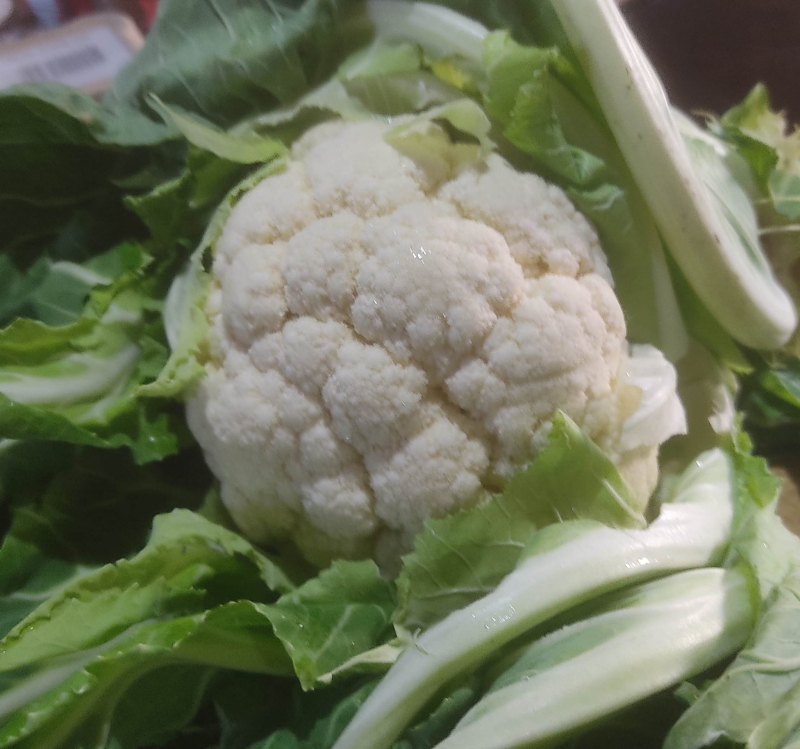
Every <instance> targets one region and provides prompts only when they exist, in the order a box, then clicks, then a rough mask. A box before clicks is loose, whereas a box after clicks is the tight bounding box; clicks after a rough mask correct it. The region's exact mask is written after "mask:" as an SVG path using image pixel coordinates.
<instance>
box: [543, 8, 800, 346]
mask: <svg viewBox="0 0 800 749" xmlns="http://www.w3.org/2000/svg"><path fill="white" fill-rule="evenodd" d="M552 4H553V8H554V9H555V10H556V12H557V14H558V16H559V19H560V20H561V23H562V24H563V26H564V30H565V31H566V33H567V36H568V38H569V40H570V43H571V44H572V47H573V48H574V50H575V52H576V54H577V55H578V58H579V60H580V62H581V65H582V67H583V69H584V71H585V73H586V75H587V77H588V78H589V81H590V82H591V84H592V87H593V89H594V92H595V94H596V95H597V98H598V100H599V102H600V105H601V106H602V108H603V113H604V114H605V116H606V118H607V120H608V124H609V126H610V128H611V130H612V132H613V133H614V136H615V138H616V140H617V143H618V144H619V148H620V150H621V151H622V153H623V155H624V157H625V161H626V162H627V164H628V168H629V169H630V170H631V173H632V174H633V176H634V178H635V179H636V182H637V184H638V185H639V188H640V189H641V191H642V194H643V195H644V198H645V200H646V201H647V204H648V206H649V207H650V210H651V211H652V213H653V216H654V217H655V219H656V222H657V223H658V225H659V228H660V230H661V233H662V234H663V236H664V239H665V240H666V243H667V246H668V247H669V250H670V252H671V253H672V254H673V255H674V257H675V260H676V261H677V263H678V265H680V267H681V269H682V270H683V272H684V273H685V274H686V277H687V279H688V280H689V282H690V283H691V285H692V286H693V287H694V289H695V291H696V292H697V294H698V295H699V296H700V298H701V299H702V300H703V302H704V303H705V304H706V306H707V307H708V308H709V310H711V312H712V313H713V314H714V316H715V317H716V318H717V319H718V320H719V321H720V323H721V324H722V325H723V326H724V327H725V328H726V329H727V330H728V332H729V333H730V334H731V335H732V336H734V337H735V338H736V339H737V340H739V341H740V342H741V343H744V344H745V345H748V346H752V347H754V348H759V349H771V348H778V347H779V346H781V345H783V344H784V343H786V341H787V340H788V339H789V337H790V336H791V334H792V331H793V330H794V328H795V326H796V324H797V313H796V311H795V308H794V305H793V303H792V300H791V298H790V297H789V295H788V294H787V293H786V291H784V289H783V288H782V287H781V285H780V284H779V283H778V282H777V281H776V280H775V278H774V277H773V276H772V273H771V272H770V270H769V266H768V263H767V262H766V260H765V258H764V257H763V254H762V253H761V249H760V247H755V248H753V247H751V246H748V244H747V243H746V242H744V241H743V240H742V238H741V237H739V236H737V232H736V228H735V227H734V226H733V225H732V223H731V220H730V218H731V217H730V216H727V215H726V213H725V211H724V210H721V208H720V205H719V201H718V197H719V196H715V195H714V194H712V190H711V189H710V188H709V185H708V184H707V183H706V182H705V181H704V179H703V177H702V176H701V173H698V165H697V164H696V163H694V162H693V159H692V155H691V154H690V152H689V150H688V149H687V147H686V144H685V143H684V141H683V139H682V137H681V133H680V132H679V130H678V128H677V127H676V125H675V122H674V120H673V115H672V111H671V109H670V107H669V103H668V101H667V97H666V94H665V92H664V88H663V86H662V85H661V82H660V81H659V79H658V76H657V75H656V74H655V71H654V70H653V68H652V66H651V65H650V62H649V61H648V59H647V57H646V55H645V54H644V52H643V51H642V49H641V47H640V46H639V44H638V42H637V41H636V39H635V38H634V36H633V34H632V33H631V31H630V29H629V28H628V27H627V25H626V23H625V20H624V19H623V17H622V14H621V13H620V10H619V8H618V7H617V5H616V3H615V2H614V0H552ZM699 166H700V168H701V169H702V168H703V165H699ZM656 175H657V176H656ZM743 304H744V305H746V310H745V309H744V308H743Z"/></svg>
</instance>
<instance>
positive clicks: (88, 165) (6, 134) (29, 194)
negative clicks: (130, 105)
mask: <svg viewBox="0 0 800 749" xmlns="http://www.w3.org/2000/svg"><path fill="white" fill-rule="evenodd" d="M174 137H175V135H174V132H173V131H170V129H169V128H167V127H165V126H163V125H159V124H157V123H155V122H152V121H151V120H149V119H147V118H146V117H144V116H143V115H141V114H140V113H138V112H136V111H133V110H129V111H128V110H122V109H119V110H117V111H110V110H109V109H106V108H105V107H103V106H102V105H101V104H98V103H97V102H95V101H94V100H93V99H92V98H91V97H90V96H88V95H86V94H83V93H81V92H79V91H75V90H73V89H70V88H68V87H66V86H59V85H57V84H50V83H48V84H35V85H25V86H16V87H13V88H11V89H7V90H6V91H3V92H2V94H0V185H2V187H0V195H2V197H4V198H11V197H13V198H20V199H24V200H26V201H30V202H33V203H38V204H74V203H76V202H78V201H80V200H83V199H85V198H87V197H90V196H92V195H97V194H98V193H100V192H102V191H103V190H104V189H107V188H108V187H109V183H110V179H111V177H112V174H113V173H114V172H116V171H118V170H119V169H120V167H121V166H122V163H123V159H124V156H123V154H122V150H121V149H123V148H136V147H152V146H155V145H158V144H160V143H163V142H164V141H166V140H168V139H170V138H174Z"/></svg>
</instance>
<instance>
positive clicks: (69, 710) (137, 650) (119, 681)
mask: <svg viewBox="0 0 800 749" xmlns="http://www.w3.org/2000/svg"><path fill="white" fill-rule="evenodd" d="M97 650H100V651H101V652H99V653H98V652H96V651H97ZM88 654H89V655H90V656H92V657H91V660H90V661H89V662H88V663H85V664H83V665H82V666H81V667H80V668H79V669H78V670H75V671H74V672H73V673H72V674H71V675H69V676H68V677H67V678H66V680H63V681H60V683H58V682H57V683H55V684H52V683H51V684H48V681H54V680H56V679H58V678H59V677H61V674H60V673H58V669H57V668H55V667H51V668H50V671H49V672H45V673H44V674H38V675H36V676H34V677H33V678H34V679H37V680H38V681H37V683H36V684H35V685H34V686H35V687H36V688H37V690H38V691H39V692H40V693H41V694H42V696H41V697H39V698H38V699H35V700H34V701H33V702H32V703H30V704H29V705H28V706H27V707H26V708H25V709H23V710H20V711H18V712H16V713H13V714H12V715H10V716H9V718H8V720H7V721H6V723H5V724H4V725H3V727H2V728H0V747H5V746H12V745H13V746H19V747H39V748H41V749H49V748H50V747H53V748H54V749H55V748H56V747H60V746H64V743H65V742H67V743H68V744H69V745H72V746H85V747H103V746H105V745H106V743H105V742H106V740H107V738H108V737H109V736H114V734H115V733H116V732H117V731H119V732H121V734H122V737H121V738H122V740H123V742H124V741H127V742H130V743H128V744H127V745H128V746H141V745H142V742H143V741H145V740H147V738H152V737H153V731H154V729H155V732H156V733H161V732H162V731H164V730H168V729H169V728H171V727H172V725H171V724H173V725H174V723H180V722H183V721H185V720H186V719H187V718H188V717H190V716H191V714H193V712H194V709H193V708H196V706H197V701H198V694H197V691H198V687H202V686H203V679H202V678H201V679H200V684H199V685H198V684H197V683H195V684H194V685H192V687H191V688H190V689H189V691H188V693H187V692H186V691H183V692H182V693H178V694H173V695H171V696H169V697H168V698H167V704H166V710H165V712H166V713H167V715H168V716H169V721H168V722H167V724H166V725H165V724H163V723H161V724H155V725H153V724H151V723H146V722H144V721H143V720H141V719H138V720H136V721H131V720H130V719H128V720H126V717H128V716H129V714H130V711H131V710H132V709H133V710H139V709H140V705H139V704H136V703H142V702H144V703H145V704H149V703H151V702H152V700H153V697H154V693H155V694H158V692H159V691H160V689H163V688H164V687H166V686H167V685H168V684H169V682H167V683H166V684H164V683H163V682H162V683H161V686H160V687H158V688H156V689H150V690H147V689H145V688H144V687H145V686H146V685H143V684H140V683H139V684H137V682H139V680H140V679H142V678H143V677H144V678H147V674H148V673H149V672H152V671H153V670H155V669H163V668H164V667H166V666H169V665H170V664H199V665H202V666H207V667H213V668H234V669H247V670H249V671H255V672H262V673H275V674H286V673H287V669H288V667H289V663H288V659H287V658H286V654H285V651H284V650H283V648H282V647H281V646H280V644H279V643H278V642H277V641H276V640H275V639H274V637H271V631H270V624H269V622H268V620H267V619H266V618H265V617H264V616H263V615H261V614H259V613H258V612H257V610H256V608H255V605H254V604H253V603H251V602H250V601H238V602H232V603H228V604H224V605H221V606H219V607H217V608H214V609H211V610H209V611H204V612H201V613H198V614H193V615H189V616H182V617H178V618H174V619H169V620H167V621H161V622H159V621H154V622H149V623H143V624H141V625H139V626H135V627H133V628H131V629H128V630H126V631H124V632H123V633H122V634H121V635H119V636H118V637H117V638H116V639H115V640H114V641H112V642H111V643H109V644H108V645H107V646H106V647H105V648H97V649H95V650H94V651H89V653H88ZM200 673H202V672H200ZM194 674H195V678H197V675H198V670H197V669H195V671H194ZM48 677H50V678H49V679H48ZM153 678H155V677H153ZM181 683H182V684H183V686H184V689H185V688H186V686H187V684H186V681H185V679H181ZM47 686H50V687H51V688H50V689H48V690H47V691H44V690H45V687H47ZM24 687H25V684H24V683H23V684H22V685H20V686H18V687H17V689H18V690H19V689H24ZM131 689H133V690H135V691H134V693H133V694H131V693H130V690H131ZM137 692H138V698H137V696H136V695H137ZM13 696H14V694H13V692H12V693H11V694H9V693H8V692H6V693H4V694H3V695H0V707H2V705H3V702H5V703H6V704H10V703H11V701H12V699H13ZM26 696H27V695H26ZM126 696H127V698H128V700H127V701H128V704H127V705H126V702H125V699H126ZM131 702H133V703H134V705H133V706H131V705H130V703H131ZM150 710H151V714H152V710H153V708H152V707H151V708H150ZM6 714H7V711H6ZM138 717H139V718H141V717H144V716H138ZM162 717H163V715H162ZM122 745H123V746H125V743H123V744H122Z"/></svg>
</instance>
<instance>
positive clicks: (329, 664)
mask: <svg viewBox="0 0 800 749" xmlns="http://www.w3.org/2000/svg"><path fill="white" fill-rule="evenodd" d="M394 607H395V597H394V590H393V588H392V586H391V585H390V584H389V583H388V582H387V581H386V580H384V579H383V578H382V577H381V576H380V573H379V572H378V568H377V567H376V566H375V564H374V563H373V562H346V561H337V562H334V564H333V565H332V566H331V567H330V569H327V570H325V571H323V572H321V573H320V575H319V576H318V577H316V578H312V579H311V580H309V581H308V582H307V583H305V584H304V585H302V586H301V587H300V588H298V589H297V590H295V591H293V592H291V593H288V594H287V595H285V596H283V597H282V598H281V599H280V600H278V602H277V603H276V604H274V605H273V606H269V607H265V608H264V611H265V613H266V614H267V616H268V617H269V619H270V621H272V623H273V626H274V627H275V634H276V635H277V636H278V638H280V640H281V641H282V642H283V643H284V644H285V645H286V650H287V652H288V653H289V655H290V657H291V659H292V662H293V663H294V668H295V672H296V673H297V676H298V678H299V679H300V683H301V684H302V685H303V686H304V687H306V688H310V687H313V686H315V684H316V681H317V679H318V678H319V677H320V676H322V675H323V674H326V673H328V672H329V671H332V670H333V669H335V668H336V667H337V666H340V665H341V664H343V663H345V662H346V661H348V660H349V659H350V658H352V657H353V656H356V655H358V654H359V653H362V652H364V651H366V650H369V649H370V648H372V647H374V646H375V645H377V644H378V643H380V642H381V641H382V640H384V639H386V638H387V636H388V635H390V634H391V632H392V628H391V621H392V613H393V612H394Z"/></svg>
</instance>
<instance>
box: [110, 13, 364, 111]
mask: <svg viewBox="0 0 800 749" xmlns="http://www.w3.org/2000/svg"><path fill="white" fill-rule="evenodd" d="M356 8H357V4H356V3H355V1H354V0H312V2H308V3H304V4H302V5H298V4H297V3H295V2H291V0H280V1H279V2H272V3H269V4H263V3H258V4H253V3H247V2H229V3H226V4H224V5H222V6H220V5H219V4H216V3H213V2H210V1H208V0H204V1H203V2H199V3H194V4H192V6H191V8H190V7H188V6H186V5H185V4H183V3H180V2H168V3H165V4H164V5H162V7H161V8H160V12H159V17H158V21H157V23H156V24H155V25H154V27H153V28H152V29H151V31H150V34H149V35H148V37H147V41H146V42H145V45H144V47H143V49H142V51H141V52H140V54H139V55H138V56H137V57H136V59H135V60H134V61H133V62H132V63H131V64H130V65H129V66H128V67H126V68H125V69H124V70H123V71H122V72H121V73H120V74H119V75H118V76H117V78H116V80H115V81H114V85H113V87H112V88H111V91H110V92H109V94H108V95H107V96H106V100H105V101H106V104H107V105H108V106H111V107H118V106H120V105H124V106H130V107H138V108H142V109H145V107H146V102H145V97H146V96H147V95H149V94H150V93H153V94H155V95H156V96H158V97H159V98H160V99H162V100H163V101H164V102H165V103H166V104H167V105H168V106H178V107H182V108H183V109H184V110H186V111H190V112H193V113H195V114H197V115H200V116H201V117H204V118H205V119H207V120H209V121H210V122H213V123H214V124H217V125H220V126H223V127H224V126H226V125H230V124H233V123H235V122H236V121H237V120H239V119H241V118H242V117H244V116H248V115H251V114H253V112H259V111H264V110H267V109H270V108H272V107H274V106H275V105H277V104H281V103H288V102H290V101H293V100H295V99H297V98H298V97H299V96H300V95H302V94H303V93H305V92H306V91H307V90H309V89H310V88H312V87H313V86H314V85H315V84H318V83H321V82H322V81H323V80H325V79H326V78H327V77H328V75H330V73H332V72H333V70H334V69H335V65H336V64H337V63H338V62H339V61H340V60H339V59H337V58H339V56H340V55H341V54H342V53H343V52H347V51H349V49H348V48H350V49H352V46H351V44H352V43H351V40H350V35H351V33H352V32H348V31H347V30H346V29H344V28H343V26H342V24H343V22H344V21H345V20H346V17H347V15H348V14H349V13H350V12H352V11H353V10H355V9H356ZM355 31H356V30H355V29H354V30H353V32H355ZM362 39H363V37H362Z"/></svg>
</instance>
